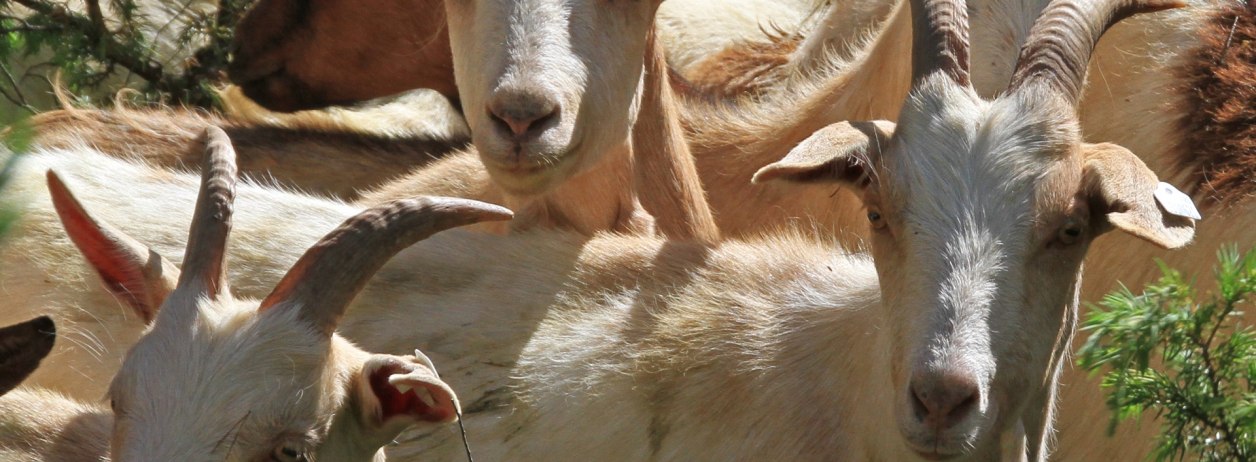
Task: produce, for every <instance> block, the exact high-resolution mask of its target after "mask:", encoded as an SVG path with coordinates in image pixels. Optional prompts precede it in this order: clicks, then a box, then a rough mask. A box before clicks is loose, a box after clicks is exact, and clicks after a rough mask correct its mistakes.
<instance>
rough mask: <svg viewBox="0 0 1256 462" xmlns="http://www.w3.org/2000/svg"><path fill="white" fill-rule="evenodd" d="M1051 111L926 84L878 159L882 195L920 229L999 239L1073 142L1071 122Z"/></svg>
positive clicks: (1026, 210) (1021, 219)
mask: <svg viewBox="0 0 1256 462" xmlns="http://www.w3.org/2000/svg"><path fill="white" fill-rule="evenodd" d="M1048 109H1049V107H1048ZM1057 112H1058V111H1050V110H1043V108H1042V107H1040V105H1039V104H1035V103H1033V102H1032V101H1027V99H1026V98H1023V97H1015V96H1011V97H1005V98H1000V99H997V100H994V101H984V100H982V99H981V98H979V97H977V95H976V94H975V93H973V92H972V91H971V90H968V89H963V88H958V87H954V86H943V87H941V88H932V89H931V88H930V87H928V86H927V85H926V86H925V87H924V90H923V91H920V92H917V93H914V94H913V95H912V97H911V98H910V99H909V101H908V103H907V104H906V105H905V107H904V110H903V113H902V116H901V119H900V120H901V122H900V124H899V126H898V130H897V132H896V134H895V139H894V144H893V146H892V147H891V152H890V153H889V154H888V155H887V156H885V158H884V159H883V161H882V162H883V167H882V169H881V170H882V172H883V173H882V175H881V176H882V183H883V188H884V190H885V196H887V197H889V198H890V200H891V201H893V203H894V204H896V205H897V207H898V208H899V209H900V210H901V211H902V213H903V214H904V218H905V219H906V221H908V222H910V223H915V224H916V225H919V226H921V227H922V228H925V229H935V230H943V229H945V230H951V232H952V233H954V232H956V231H959V230H961V229H962V228H963V227H965V226H973V225H974V224H975V225H977V226H992V227H994V229H993V230H994V231H996V234H1003V233H1002V232H997V231H998V230H1000V229H1002V230H1011V229H1013V228H1017V227H1019V226H1017V225H1020V224H1025V223H1028V222H1029V221H1030V219H1031V218H1032V217H1033V216H1034V210H1033V208H1034V206H1035V203H1036V201H1035V194H1037V189H1038V187H1039V184H1040V183H1041V180H1042V179H1043V178H1045V177H1047V176H1048V175H1049V174H1050V173H1051V172H1052V171H1053V170H1055V169H1057V168H1058V167H1059V165H1060V164H1061V163H1060V162H1058V160H1059V159H1060V158H1061V156H1062V155H1067V154H1068V153H1071V152H1072V149H1071V147H1072V142H1073V140H1075V139H1076V124H1075V123H1071V121H1070V120H1069V119H1067V118H1062V117H1059V114H1057Z"/></svg>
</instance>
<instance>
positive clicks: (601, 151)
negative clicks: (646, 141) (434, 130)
mask: <svg viewBox="0 0 1256 462" xmlns="http://www.w3.org/2000/svg"><path fill="white" fill-rule="evenodd" d="M657 6H658V2H657V0H643V1H631V2H593V1H587V0H583V1H581V0H471V1H466V2H463V1H451V2H446V11H447V13H448V20H449V33H450V46H451V48H452V50H453V58H454V75H455V78H456V80H457V83H458V92H459V95H460V96H461V98H462V104H463V113H464V114H465V115H466V116H467V123H468V125H469V126H470V127H471V134H472V141H473V142H474V143H475V146H476V148H477V150H478V151H479V154H480V158H481V159H482V160H483V161H484V164H485V166H486V167H487V168H488V171H489V173H490V174H491V175H493V177H494V180H495V181H497V182H498V183H499V184H500V185H501V186H502V187H503V188H505V189H506V190H508V191H512V192H517V193H535V192H539V191H541V190H544V189H546V188H548V187H549V186H550V184H551V182H555V181H561V180H562V179H566V178H569V177H570V176H572V175H574V174H575V173H577V172H581V171H584V170H586V169H588V168H590V167H592V166H593V165H595V164H596V163H597V162H598V161H599V160H601V159H602V158H603V156H604V155H605V154H606V153H607V152H612V151H622V150H624V149H626V147H627V142H628V133H629V130H630V129H631V126H632V123H633V121H634V120H636V114H637V110H638V106H639V99H640V88H641V79H642V64H641V63H642V58H643V57H644V55H645V40H646V35H647V33H648V32H649V30H650V27H651V26H652V24H653V15H654V12H655V9H656V7H657ZM519 93H525V94H529V95H535V98H539V99H540V100H545V101H548V102H550V103H551V104H554V105H555V106H556V107H557V114H556V115H555V116H554V118H553V119H551V122H552V123H551V124H549V125H546V126H544V127H541V128H540V129H539V130H537V131H536V133H534V134H533V135H532V136H530V137H528V138H526V139H523V140H515V139H514V138H512V137H511V136H510V130H509V129H506V128H504V126H503V125H502V124H501V122H500V121H496V120H494V119H493V117H492V116H491V115H490V110H489V104H490V102H492V101H493V99H494V98H498V97H504V96H503V95H511V94H519ZM538 101H539V100H530V101H528V102H526V103H519V107H521V108H527V107H530V106H529V105H531V104H535V103H537V102H538ZM538 167H545V168H544V169H542V170H540V171H537V172H526V171H523V172H520V171H516V170H513V169H518V168H533V169H535V168H538Z"/></svg>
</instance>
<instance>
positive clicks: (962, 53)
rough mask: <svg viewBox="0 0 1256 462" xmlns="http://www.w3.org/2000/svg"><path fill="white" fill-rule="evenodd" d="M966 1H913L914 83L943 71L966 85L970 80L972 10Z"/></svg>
mask: <svg viewBox="0 0 1256 462" xmlns="http://www.w3.org/2000/svg"><path fill="white" fill-rule="evenodd" d="M964 3H965V2H964V1H963V0H912V2H911V10H912V12H911V18H912V48H911V75H912V82H913V83H914V82H919V81H920V79H922V78H924V77H926V76H928V75H930V74H933V73H934V72H938V71H942V72H945V73H946V75H947V76H949V77H950V78H951V80H954V81H955V83H958V84H960V85H962V86H965V87H966V86H968V85H969V79H968V7H967V6H965V4H964Z"/></svg>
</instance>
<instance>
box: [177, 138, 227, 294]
mask: <svg viewBox="0 0 1256 462" xmlns="http://www.w3.org/2000/svg"><path fill="white" fill-rule="evenodd" d="M203 138H204V140H205V161H204V162H205V163H204V165H202V166H201V190H200V194H199V195H198V196H197V198H196V211H195V212H194V214H193V215H192V226H191V230H190V231H189V232H188V245H187V250H185V253H184V254H183V269H182V271H181V272H180V273H179V283H178V284H177V285H176V286H175V287H176V288H175V290H193V291H196V292H197V293H203V294H205V295H207V296H208V297H209V298H211V299H214V298H217V297H218V296H219V295H221V294H223V293H225V292H226V290H227V278H226V272H227V265H226V263H225V256H226V252H227V235H228V234H230V233H231V212H232V204H233V202H234V201H235V186H236V172H237V171H236V161H235V149H233V148H232V147H231V140H230V139H229V138H227V134H226V133H224V132H223V131H222V129H220V128H218V127H209V128H206V129H205V134H204V135H203Z"/></svg>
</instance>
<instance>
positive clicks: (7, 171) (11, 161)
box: [0, 119, 34, 239]
mask: <svg viewBox="0 0 1256 462" xmlns="http://www.w3.org/2000/svg"><path fill="white" fill-rule="evenodd" d="M33 136H34V130H33V128H32V127H31V125H30V123H29V121H28V120H25V119H23V120H20V121H18V122H17V123H15V124H13V125H11V126H9V127H7V128H5V129H4V130H3V131H0V153H6V152H7V153H12V155H8V157H7V158H4V157H2V156H0V159H3V160H4V164H3V165H0V239H3V237H4V235H5V234H7V233H8V231H9V228H10V227H12V226H13V223H14V222H16V221H17V209H16V207H15V206H14V204H11V203H9V202H8V201H6V200H5V196H4V190H5V186H6V185H7V184H8V183H9V178H10V177H11V175H12V174H13V167H14V166H15V165H17V160H18V155H19V154H21V153H23V152H26V149H27V148H28V147H29V146H30V142H31V138H32V137H33ZM5 155H7V154H5Z"/></svg>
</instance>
